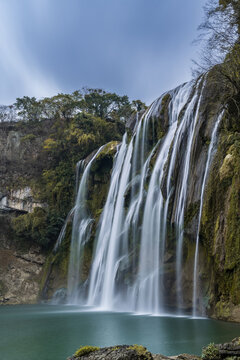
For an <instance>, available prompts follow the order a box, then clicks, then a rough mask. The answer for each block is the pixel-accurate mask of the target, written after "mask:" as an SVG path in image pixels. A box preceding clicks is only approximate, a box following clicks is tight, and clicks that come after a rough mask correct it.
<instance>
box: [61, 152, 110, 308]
mask: <svg viewBox="0 0 240 360" xmlns="http://www.w3.org/2000/svg"><path fill="white" fill-rule="evenodd" d="M102 149H103V146H102V147H101V148H100V149H99V150H98V151H97V153H96V154H95V155H94V156H93V158H92V159H91V161H90V162H89V163H88V165H87V166H86V168H85V170H84V173H83V175H82V178H81V181H80V185H79V190H78V194H77V198H76V204H75V206H74V217H73V226H72V229H73V230H72V241H71V249H70V260H69V269H68V301H69V302H71V303H78V302H79V283H80V280H81V278H80V273H81V257H82V256H83V252H84V245H85V244H86V243H87V242H88V240H89V237H90V233H91V225H92V222H93V220H92V218H91V216H90V214H89V211H88V208H87V205H86V199H87V185H88V179H89V173H90V170H91V165H92V163H93V162H94V160H95V159H96V157H97V156H98V154H99V153H100V152H101V150H102ZM78 164H79V165H80V164H82V163H78ZM78 173H79V166H77V175H78ZM77 181H79V180H78V176H77Z"/></svg>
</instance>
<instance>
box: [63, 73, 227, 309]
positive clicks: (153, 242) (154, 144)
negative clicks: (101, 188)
mask: <svg viewBox="0 0 240 360" xmlns="http://www.w3.org/2000/svg"><path fill="white" fill-rule="evenodd" d="M204 88H205V81H204V79H203V78H200V79H199V81H198V83H197V84H194V82H191V83H187V84H184V85H182V86H179V87H178V88H176V89H175V90H173V91H171V92H169V93H168V94H167V96H168V97H169V99H170V100H169V103H168V105H167V106H168V107H167V109H168V115H167V123H166V124H165V125H164V126H165V130H164V132H162V133H164V136H160V138H159V137H157V136H156V133H157V130H156V129H157V126H158V125H159V123H158V122H159V121H160V115H159V114H160V113H161V112H162V109H163V106H164V105H163V104H164V101H165V95H166V94H164V95H163V96H161V97H160V98H159V99H157V100H156V101H155V102H154V103H153V104H152V105H151V107H150V108H149V109H148V111H147V112H146V113H145V114H144V116H143V117H142V118H141V119H139V121H138V123H137V124H136V126H135V130H134V135H133V136H132V138H131V140H130V142H129V143H128V141H127V134H125V135H124V137H123V140H122V144H121V145H119V146H118V149H117V153H116V155H115V158H114V162H113V169H112V173H111V180H110V185H109V190H108V194H107V198H106V202H105V205H104V208H103V211H102V214H101V217H100V220H99V223H98V224H97V230H96V235H95V240H94V250H93V255H92V263H91V269H90V272H89V276H88V279H87V281H86V282H85V284H84V285H83V281H82V279H81V278H80V272H81V261H82V260H81V259H82V258H83V256H84V245H85V244H86V243H87V242H88V241H89V239H90V236H91V225H92V222H93V220H92V217H91V215H90V213H89V211H88V209H87V207H86V202H87V183H88V177H89V173H90V169H91V165H92V164H93V162H94V161H95V159H96V157H97V155H98V153H99V152H100V151H101V150H102V148H100V149H99V150H98V152H97V154H96V155H95V156H94V157H93V158H92V160H91V161H90V162H89V164H88V165H87V166H86V167H85V169H84V172H83V175H82V178H81V181H80V185H79V191H78V195H77V200H76V204H75V212H74V220H73V231H72V244H71V256H70V265H69V278H68V301H69V302H71V303H81V304H83V305H88V306H97V307H100V308H102V309H107V310H123V311H135V312H138V313H151V314H162V313H164V312H165V311H166V296H167V294H166V288H165V278H166V269H165V267H166V261H167V260H166V258H169V257H168V254H166V252H167V246H169V241H170V240H169V238H170V234H169V231H171V234H172V232H173V230H174V231H175V240H176V255H175V259H176V260H175V263H176V265H175V270H174V271H173V273H172V275H171V276H172V278H171V282H172V287H174V286H175V295H173V296H175V303H176V307H177V308H178V309H182V307H183V305H184V304H183V295H182V291H183V290H182V262H183V237H184V215H185V210H186V202H187V197H188V183H189V179H190V172H191V161H192V157H193V153H194V149H195V148H194V146H195V139H196V137H197V136H198V131H199V126H198V122H199V117H200V116H199V114H200V106H201V102H202V93H203V90H204ZM163 110H164V109H163ZM164 121H166V115H165V120H164ZM219 121H220V120H218V122H217V123H216V124H215V127H214V130H213V134H212V137H211V143H210V147H209V151H208V156H207V162H206V169H205V171H204V173H201V174H200V175H199V176H201V177H202V178H203V179H204V180H203V184H202V188H201V199H200V212H199V224H198V230H197V237H196V251H195V259H194V279H193V299H192V301H193V309H195V310H193V314H194V311H196V294H197V287H198V282H197V270H198V266H197V264H198V243H199V230H200V221H201V213H202V206H203V194H204V187H205V184H206V180H207V175H208V169H209V164H210V158H211V156H212V152H213V150H212V149H213V147H214V144H215V141H216V133H217V128H218V123H219ZM161 126H162V124H161ZM77 182H78V181H77ZM169 229H170V230H169ZM83 288H84V290H83ZM173 294H174V292H173ZM179 311H180V310H179Z"/></svg>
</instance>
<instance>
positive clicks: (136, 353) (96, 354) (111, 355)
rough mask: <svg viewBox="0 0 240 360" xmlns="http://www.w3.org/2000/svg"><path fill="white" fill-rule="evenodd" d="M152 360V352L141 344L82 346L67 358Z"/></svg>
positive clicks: (76, 359) (73, 359) (72, 359)
mask: <svg viewBox="0 0 240 360" xmlns="http://www.w3.org/2000/svg"><path fill="white" fill-rule="evenodd" d="M78 359H79V360H80V359H89V360H98V359H106V360H129V359H131V360H153V357H152V354H151V353H150V352H149V351H148V350H147V349H146V348H145V347H143V346H142V345H130V346H129V345H117V346H111V347H106V348H98V347H95V346H82V347H80V349H79V350H77V351H76V353H75V354H74V355H73V356H72V357H70V358H68V360H78Z"/></svg>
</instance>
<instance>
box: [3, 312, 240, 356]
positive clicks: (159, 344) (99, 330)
mask: <svg viewBox="0 0 240 360" xmlns="http://www.w3.org/2000/svg"><path fill="white" fill-rule="evenodd" d="M239 335H240V325H239V324H232V323H225V322H221V321H215V320H209V319H190V318H177V317H151V316H135V315H130V314H125V313H106V312H105V313H104V312H89V311H88V312H87V311H82V310H81V309H79V308H78V307H70V306H51V305H19V306H1V307H0V359H1V360H66V358H67V357H68V356H70V355H71V354H73V353H74V352H75V350H76V349H77V348H79V346H80V345H96V346H110V345H118V344H142V345H144V346H146V347H147V348H148V349H149V350H150V351H152V352H154V353H162V354H165V355H174V354H179V353H183V352H188V353H195V354H200V353H201V348H202V347H203V346H204V345H206V344H208V343H209V342H215V343H219V342H225V341H229V340H232V339H233V338H234V337H236V336H239Z"/></svg>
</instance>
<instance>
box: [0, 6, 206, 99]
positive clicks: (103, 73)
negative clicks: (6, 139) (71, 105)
mask: <svg viewBox="0 0 240 360" xmlns="http://www.w3.org/2000/svg"><path fill="white" fill-rule="evenodd" d="M205 2H206V0H0V104H10V103H13V102H14V100H15V98H16V97H21V96H24V95H28V96H36V97H43V96H50V95H54V94H56V93H58V92H72V91H74V90H76V89H81V88H82V87H83V86H88V87H94V88H103V89H105V90H107V91H111V92H117V93H118V94H120V95H125V94H126V95H128V96H129V97H130V98H131V99H138V98H139V99H141V100H143V101H145V102H146V103H147V104H149V103H150V102H152V101H153V100H154V99H155V98H156V97H158V96H159V95H160V94H161V93H162V92H164V91H166V90H169V89H171V88H173V87H175V86H177V85H179V84H180V83H182V82H185V81H187V80H189V79H190V78H191V59H192V58H196V53H197V48H196V46H193V45H192V40H194V39H195V38H196V36H197V26H198V25H199V24H200V22H201V20H202V17H203V10H202V6H203V5H204V3H205Z"/></svg>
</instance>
